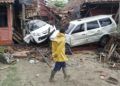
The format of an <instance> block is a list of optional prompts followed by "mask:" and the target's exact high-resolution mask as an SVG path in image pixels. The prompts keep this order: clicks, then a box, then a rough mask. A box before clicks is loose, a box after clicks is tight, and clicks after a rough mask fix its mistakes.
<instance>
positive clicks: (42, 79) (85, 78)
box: [0, 50, 120, 86]
mask: <svg viewBox="0 0 120 86" xmlns="http://www.w3.org/2000/svg"><path fill="white" fill-rule="evenodd" d="M96 58H98V55H97V54H96V51H94V50H92V51H91V50H83V51H79V52H76V53H74V54H73V55H71V56H69V61H68V62H67V69H68V73H69V74H70V76H71V78H70V79H69V80H68V81H66V80H64V79H63V74H62V71H59V72H58V73H57V74H56V76H55V80H56V81H55V82H54V83H50V82H49V76H50V72H51V68H49V67H48V65H47V64H46V63H43V62H38V63H35V64H34V63H32V64H31V63H29V61H28V59H27V58H25V59H19V60H18V61H17V63H16V64H12V65H3V64H0V86H120V83H117V84H116V85H115V84H111V83H108V82H107V81H106V78H107V77H113V78H115V79H117V80H118V81H119V82H120V70H111V69H109V68H108V66H107V65H106V64H103V63H100V62H98V61H97V59H96ZM2 68H3V69H2ZM101 75H104V77H101Z"/></svg>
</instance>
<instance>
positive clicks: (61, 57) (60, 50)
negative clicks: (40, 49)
mask: <svg viewBox="0 0 120 86" xmlns="http://www.w3.org/2000/svg"><path fill="white" fill-rule="evenodd" d="M52 57H53V60H54V61H55V62H64V61H67V60H68V58H67V56H66V55H65V35H64V34H62V33H59V34H58V35H57V37H56V38H55V39H54V40H52Z"/></svg>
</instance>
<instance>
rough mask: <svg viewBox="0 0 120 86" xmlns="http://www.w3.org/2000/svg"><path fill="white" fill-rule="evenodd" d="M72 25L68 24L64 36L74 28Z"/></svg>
mask: <svg viewBox="0 0 120 86" xmlns="http://www.w3.org/2000/svg"><path fill="white" fill-rule="evenodd" d="M74 26H75V25H74V24H72V23H70V24H69V26H68V29H67V30H66V31H65V33H66V34H69V33H70V32H71V30H72V29H73V28H74Z"/></svg>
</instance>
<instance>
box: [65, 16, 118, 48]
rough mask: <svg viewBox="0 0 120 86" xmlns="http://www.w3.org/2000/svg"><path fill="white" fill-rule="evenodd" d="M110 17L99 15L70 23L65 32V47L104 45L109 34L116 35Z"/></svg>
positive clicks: (115, 26)
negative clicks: (92, 44) (95, 43)
mask: <svg viewBox="0 0 120 86" xmlns="http://www.w3.org/2000/svg"><path fill="white" fill-rule="evenodd" d="M116 28H117V25H116V23H115V21H114V19H113V18H112V15H99V16H93V17H88V18H83V19H78V20H74V21H71V22H70V24H69V27H68V29H67V30H66V42H67V45H69V46H71V47H73V46H78V45H83V44H87V43H92V42H100V44H101V45H105V44H106V43H107V41H108V39H109V37H110V35H111V34H113V33H117V29H116Z"/></svg>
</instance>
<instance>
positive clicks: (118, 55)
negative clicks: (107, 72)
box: [99, 34, 120, 68]
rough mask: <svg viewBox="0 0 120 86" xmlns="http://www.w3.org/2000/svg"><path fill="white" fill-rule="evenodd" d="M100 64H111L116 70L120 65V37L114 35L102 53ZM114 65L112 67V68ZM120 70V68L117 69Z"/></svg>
mask: <svg viewBox="0 0 120 86" xmlns="http://www.w3.org/2000/svg"><path fill="white" fill-rule="evenodd" d="M99 57H100V62H106V63H108V64H109V63H110V64H109V65H110V67H111V68H116V66H117V65H116V64H119V63H120V35H119V34H113V35H112V36H111V39H110V41H109V42H108V44H107V45H106V46H105V47H104V49H103V51H102V52H100V55H99ZM111 64H112V66H111ZM117 68H118V67H117Z"/></svg>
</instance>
